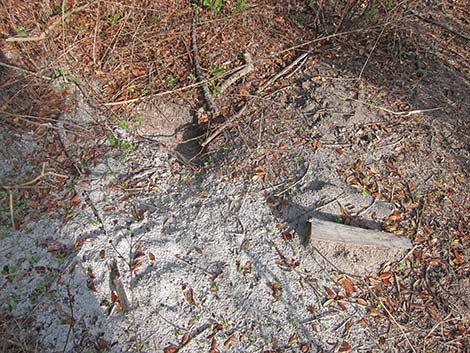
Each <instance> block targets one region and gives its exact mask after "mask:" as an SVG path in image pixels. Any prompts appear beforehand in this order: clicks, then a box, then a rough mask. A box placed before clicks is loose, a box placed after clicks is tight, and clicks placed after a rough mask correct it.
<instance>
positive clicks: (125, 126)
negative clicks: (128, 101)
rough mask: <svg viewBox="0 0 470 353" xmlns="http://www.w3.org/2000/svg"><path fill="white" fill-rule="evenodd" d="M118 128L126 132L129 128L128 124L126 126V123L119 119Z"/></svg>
mask: <svg viewBox="0 0 470 353" xmlns="http://www.w3.org/2000/svg"><path fill="white" fill-rule="evenodd" d="M119 127H120V128H121V129H124V130H127V129H128V128H129V124H127V121H125V120H123V119H121V120H119Z"/></svg>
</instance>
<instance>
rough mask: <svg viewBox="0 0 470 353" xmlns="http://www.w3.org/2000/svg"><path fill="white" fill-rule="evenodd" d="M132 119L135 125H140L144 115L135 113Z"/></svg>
mask: <svg viewBox="0 0 470 353" xmlns="http://www.w3.org/2000/svg"><path fill="white" fill-rule="evenodd" d="M134 121H135V124H136V125H141V124H142V123H143V122H144V117H143V116H142V115H136V116H135V117H134Z"/></svg>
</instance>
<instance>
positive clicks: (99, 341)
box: [96, 338, 109, 350]
mask: <svg viewBox="0 0 470 353" xmlns="http://www.w3.org/2000/svg"><path fill="white" fill-rule="evenodd" d="M96 344H97V345H98V347H99V348H100V349H103V350H104V349H107V350H109V343H108V342H107V341H106V340H104V339H102V338H97V339H96Z"/></svg>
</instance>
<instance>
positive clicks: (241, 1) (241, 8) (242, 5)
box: [235, 0, 246, 12]
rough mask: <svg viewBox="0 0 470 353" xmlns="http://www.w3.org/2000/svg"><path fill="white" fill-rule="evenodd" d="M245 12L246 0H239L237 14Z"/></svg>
mask: <svg viewBox="0 0 470 353" xmlns="http://www.w3.org/2000/svg"><path fill="white" fill-rule="evenodd" d="M245 10H246V5H245V0H237V7H236V9H235V12H239V11H245Z"/></svg>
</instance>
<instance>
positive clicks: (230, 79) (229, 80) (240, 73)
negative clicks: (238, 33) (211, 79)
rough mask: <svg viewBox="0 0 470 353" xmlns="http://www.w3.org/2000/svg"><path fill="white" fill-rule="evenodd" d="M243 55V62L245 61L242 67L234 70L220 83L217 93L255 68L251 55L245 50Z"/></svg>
mask: <svg viewBox="0 0 470 353" xmlns="http://www.w3.org/2000/svg"><path fill="white" fill-rule="evenodd" d="M243 57H244V58H245V63H246V65H245V67H243V68H242V69H240V70H238V71H237V72H235V73H234V74H232V75H231V76H229V77H228V78H227V79H226V80H225V81H224V82H223V83H222V84H221V85H220V91H219V93H222V92H224V91H225V90H227V88H229V87H230V86H231V85H232V84H234V83H235V82H236V81H238V80H239V79H240V78H242V77H243V76H246V75H248V74H249V73H250V72H252V71H253V70H254V69H255V66H254V65H253V58H252V57H251V54H250V53H248V52H247V53H245V54H244V55H243Z"/></svg>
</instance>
